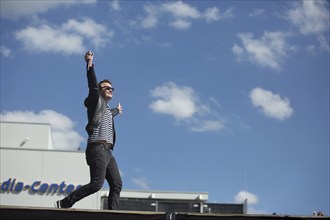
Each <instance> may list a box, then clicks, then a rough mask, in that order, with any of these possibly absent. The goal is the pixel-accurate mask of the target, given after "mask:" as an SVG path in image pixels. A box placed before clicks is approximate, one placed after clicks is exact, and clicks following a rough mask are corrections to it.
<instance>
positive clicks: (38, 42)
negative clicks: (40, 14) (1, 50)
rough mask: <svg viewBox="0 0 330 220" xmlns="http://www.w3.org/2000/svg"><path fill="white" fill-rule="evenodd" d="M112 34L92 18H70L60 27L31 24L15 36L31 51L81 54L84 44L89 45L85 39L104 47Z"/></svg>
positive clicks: (93, 44) (96, 45) (94, 44)
mask: <svg viewBox="0 0 330 220" xmlns="http://www.w3.org/2000/svg"><path fill="white" fill-rule="evenodd" d="M112 36H113V32H112V31H109V30H108V29H107V27H106V26H105V25H102V24H98V23H96V22H95V21H94V20H92V19H90V18H85V19H83V20H82V21H77V20H75V19H70V20H68V21H67V22H66V23H64V24H62V26H60V27H51V26H49V25H47V24H43V25H40V26H38V27H33V26H29V27H26V28H25V29H22V30H19V31H17V32H16V33H15V38H16V39H17V40H18V41H20V42H22V44H23V45H24V48H25V49H26V50H28V51H30V52H53V53H64V54H81V53H82V52H83V51H85V47H84V45H88V44H87V43H84V40H85V41H86V40H89V41H90V44H91V46H93V47H96V48H97V47H103V46H105V45H106V44H107V43H108V42H109V40H110V38H111V37H112Z"/></svg>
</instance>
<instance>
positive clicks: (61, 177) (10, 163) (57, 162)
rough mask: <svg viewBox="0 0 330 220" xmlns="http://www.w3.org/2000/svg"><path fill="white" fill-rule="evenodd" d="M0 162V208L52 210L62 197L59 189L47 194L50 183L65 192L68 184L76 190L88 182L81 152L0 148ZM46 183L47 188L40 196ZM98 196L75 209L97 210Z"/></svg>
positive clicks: (95, 195)
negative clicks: (18, 207) (6, 206)
mask: <svg viewBox="0 0 330 220" xmlns="http://www.w3.org/2000/svg"><path fill="white" fill-rule="evenodd" d="M0 159H1V160H0V161H1V167H0V169H1V172H0V179H1V188H0V189H1V194H0V205H15V206H35V207H53V206H54V201H56V200H59V199H62V198H64V196H65V194H63V193H60V190H59V188H58V189H57V191H56V193H49V189H50V185H51V184H53V183H54V184H57V185H59V186H61V184H62V186H64V184H65V187H63V191H65V190H67V189H68V188H67V187H68V185H70V184H71V185H73V186H75V187H76V186H78V185H84V184H86V183H88V182H89V179H90V178H89V167H88V165H87V164H86V160H85V153H84V152H78V151H77V152H68V151H49V150H31V149H10V148H0ZM9 180H10V181H9ZM14 180H15V184H13V181H14ZM39 182H40V183H39ZM63 182H64V183H63ZM9 183H10V184H9ZM33 184H34V185H33ZM43 184H44V185H43ZM46 184H47V185H48V188H47V189H46V190H45V191H46V192H45V193H43V192H41V191H42V190H43V189H42V187H45V188H46V186H47V185H46ZM22 185H23V188H22ZM70 187H71V186H70ZM33 190H35V191H37V192H33ZM100 193H102V192H99V193H96V194H93V195H91V196H89V197H87V198H85V199H83V200H81V201H79V202H77V203H76V204H75V205H74V207H75V208H87V209H99V208H100V207H101V204H100V197H101V195H100ZM103 193H104V192H103Z"/></svg>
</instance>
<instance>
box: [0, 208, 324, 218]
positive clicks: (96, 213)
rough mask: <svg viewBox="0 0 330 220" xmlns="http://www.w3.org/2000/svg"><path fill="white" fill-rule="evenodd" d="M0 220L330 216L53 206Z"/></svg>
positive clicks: (7, 213)
mask: <svg viewBox="0 0 330 220" xmlns="http://www.w3.org/2000/svg"><path fill="white" fill-rule="evenodd" d="M0 216H1V219H5V220H17V219H20V220H37V219H47V220H58V219H61V220H69V219H70V220H74V219H77V220H78V219H79V220H91V219H92V220H93V219H97V220H103V219H104V220H111V219H113V220H252V219H256V220H276V219H279V220H285V219H288V220H312V219H330V218H329V216H328V217H327V216H322V217H321V216H320V217H318V216H287V215H249V214H248V215H237V214H236V215H235V214H230V215H229V214H206V213H205V214H196V213H164V212H135V211H109V210H88V209H56V208H36V207H20V206H0Z"/></svg>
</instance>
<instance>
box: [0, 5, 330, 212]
mask: <svg viewBox="0 0 330 220" xmlns="http://www.w3.org/2000/svg"><path fill="white" fill-rule="evenodd" d="M329 38H330V37H329V1H321V0H318V1H311V0H309V1H197V0H196V1H96V0H95V1H94V0H90V1H43V2H39V1H1V120H3V121H30V122H48V123H51V125H52V132H53V141H54V148H55V149H67V150H75V149H77V148H79V147H81V148H85V145H86V144H85V142H86V137H87V135H86V132H85V130H84V127H85V124H86V121H87V119H86V111H85V109H84V106H83V100H84V98H85V97H86V95H87V82H86V75H85V64H84V60H83V55H84V53H85V52H86V51H87V50H93V51H94V52H95V58H94V63H95V65H96V67H95V68H96V73H97V76H98V79H99V80H101V79H104V78H108V79H110V80H111V81H112V82H113V85H114V87H115V88H116V91H115V95H114V99H113V100H112V101H111V105H112V106H116V105H117V104H118V102H120V103H121V104H122V105H123V107H124V114H123V115H122V116H118V117H117V118H116V130H117V134H118V141H117V144H116V149H115V154H116V157H117V161H118V163H119V166H120V170H121V173H122V176H123V181H124V188H125V189H142V190H165V191H203V192H208V193H209V202H220V203H232V202H235V203H236V202H241V201H242V200H244V199H245V198H248V203H249V213H273V212H276V213H278V214H292V215H295V214H302V215H310V214H312V212H313V211H323V212H324V213H326V214H329V206H330V204H329V194H330V192H329V184H330V183H329V52H330V46H329Z"/></svg>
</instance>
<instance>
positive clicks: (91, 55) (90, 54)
mask: <svg viewBox="0 0 330 220" xmlns="http://www.w3.org/2000/svg"><path fill="white" fill-rule="evenodd" d="M93 57H94V52H92V51H87V53H86V54H85V61H86V62H87V61H88V60H93Z"/></svg>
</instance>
